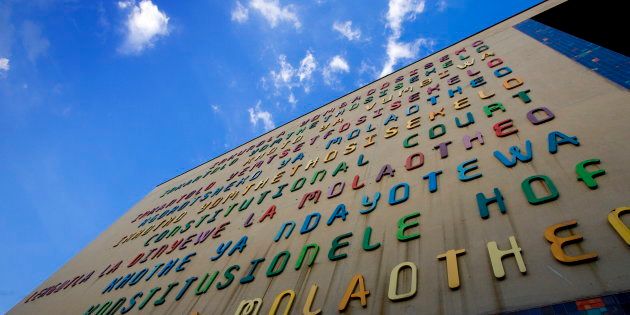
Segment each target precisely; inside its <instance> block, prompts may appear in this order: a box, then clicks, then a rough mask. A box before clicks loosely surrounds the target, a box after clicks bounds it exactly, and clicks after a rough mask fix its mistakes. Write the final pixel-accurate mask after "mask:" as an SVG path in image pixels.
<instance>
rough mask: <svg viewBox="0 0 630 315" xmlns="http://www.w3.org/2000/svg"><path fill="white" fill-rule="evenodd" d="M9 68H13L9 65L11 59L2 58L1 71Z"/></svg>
mask: <svg viewBox="0 0 630 315" xmlns="http://www.w3.org/2000/svg"><path fill="white" fill-rule="evenodd" d="M9 69H11V66H10V65H9V59H8V58H0V71H5V72H6V71H9Z"/></svg>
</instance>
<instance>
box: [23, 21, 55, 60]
mask: <svg viewBox="0 0 630 315" xmlns="http://www.w3.org/2000/svg"><path fill="white" fill-rule="evenodd" d="M21 35H22V44H23V45H24V49H26V56H27V57H28V59H29V60H30V61H31V62H33V63H34V62H36V61H37V59H39V57H40V56H42V55H45V54H46V52H47V51H48V47H50V42H49V41H48V39H46V38H45V37H44V35H43V34H42V29H41V27H40V26H39V25H37V24H35V23H33V22H31V21H24V23H23V24H22V30H21Z"/></svg>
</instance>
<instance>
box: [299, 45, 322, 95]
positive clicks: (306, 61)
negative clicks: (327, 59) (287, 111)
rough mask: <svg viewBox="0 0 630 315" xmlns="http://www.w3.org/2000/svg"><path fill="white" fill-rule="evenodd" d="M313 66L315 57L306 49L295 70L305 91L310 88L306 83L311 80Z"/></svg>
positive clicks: (314, 66)
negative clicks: (298, 66)
mask: <svg viewBox="0 0 630 315" xmlns="http://www.w3.org/2000/svg"><path fill="white" fill-rule="evenodd" d="M315 68H317V62H316V61H315V57H314V56H313V53H311V52H310V51H307V52H306V56H305V57H304V58H303V59H302V60H301V61H300V68H298V71H297V76H298V78H299V79H300V82H301V83H303V84H304V90H305V91H306V92H308V91H309V90H310V86H309V85H308V83H309V81H310V80H311V77H312V75H313V71H315Z"/></svg>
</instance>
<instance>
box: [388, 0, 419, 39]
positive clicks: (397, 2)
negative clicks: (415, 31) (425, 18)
mask: <svg viewBox="0 0 630 315" xmlns="http://www.w3.org/2000/svg"><path fill="white" fill-rule="evenodd" d="M424 6H425V2H424V0H389V6H388V7H389V8H388V10H387V15H386V16H385V18H386V19H387V27H389V28H390V29H391V30H392V31H393V32H394V34H393V36H395V37H396V38H398V37H400V33H401V30H402V23H403V22H404V21H405V20H414V19H415V18H416V14H418V13H422V12H424Z"/></svg>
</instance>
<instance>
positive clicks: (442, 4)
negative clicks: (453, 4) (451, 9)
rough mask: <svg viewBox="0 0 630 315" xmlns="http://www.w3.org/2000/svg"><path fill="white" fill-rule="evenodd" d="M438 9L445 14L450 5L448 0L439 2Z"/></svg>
mask: <svg viewBox="0 0 630 315" xmlns="http://www.w3.org/2000/svg"><path fill="white" fill-rule="evenodd" d="M436 7H437V10H438V11H439V12H443V11H444V10H446V7H448V3H447V2H446V0H439V1H438V2H437V3H436Z"/></svg>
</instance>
